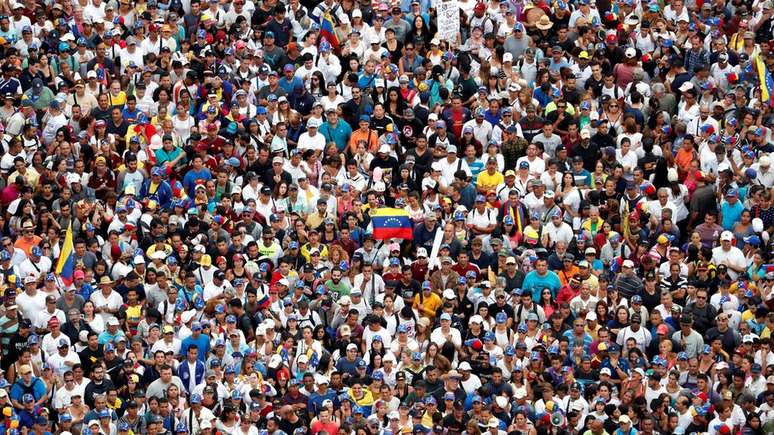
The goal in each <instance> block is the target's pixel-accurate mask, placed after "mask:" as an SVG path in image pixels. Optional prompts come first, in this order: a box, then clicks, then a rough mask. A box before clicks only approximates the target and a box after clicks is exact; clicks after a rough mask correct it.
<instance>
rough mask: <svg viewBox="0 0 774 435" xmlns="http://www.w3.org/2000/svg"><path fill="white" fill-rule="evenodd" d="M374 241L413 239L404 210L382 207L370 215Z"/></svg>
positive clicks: (409, 222)
mask: <svg viewBox="0 0 774 435" xmlns="http://www.w3.org/2000/svg"><path fill="white" fill-rule="evenodd" d="M371 224H372V225H373V228H374V239H377V240H385V239H391V238H396V239H413V238H414V229H413V226H412V224H411V218H410V217H409V214H408V212H407V211H406V210H403V209H399V208H389V207H384V208H380V209H377V210H376V211H375V212H374V213H373V214H372V215H371Z"/></svg>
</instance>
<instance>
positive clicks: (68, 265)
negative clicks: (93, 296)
mask: <svg viewBox="0 0 774 435" xmlns="http://www.w3.org/2000/svg"><path fill="white" fill-rule="evenodd" d="M74 257H75V249H74V248H73V224H72V222H71V223H70V226H69V227H68V228H67V234H65V239H64V244H62V250H61V251H60V252H59V260H58V261H57V263H56V274H57V275H59V278H60V279H61V280H62V282H63V283H64V284H65V285H71V284H72V283H73V271H74V269H75V264H74V263H75V258H74Z"/></svg>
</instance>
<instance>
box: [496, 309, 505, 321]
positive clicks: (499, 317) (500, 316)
mask: <svg viewBox="0 0 774 435" xmlns="http://www.w3.org/2000/svg"><path fill="white" fill-rule="evenodd" d="M495 321H496V322H497V323H505V322H507V321H508V315H507V314H505V312H504V311H500V312H499V313H497V315H496V316H495Z"/></svg>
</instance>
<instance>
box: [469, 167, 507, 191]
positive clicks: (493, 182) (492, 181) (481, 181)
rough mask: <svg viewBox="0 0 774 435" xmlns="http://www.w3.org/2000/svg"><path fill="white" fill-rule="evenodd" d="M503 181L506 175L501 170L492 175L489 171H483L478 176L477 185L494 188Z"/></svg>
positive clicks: (483, 187)
mask: <svg viewBox="0 0 774 435" xmlns="http://www.w3.org/2000/svg"><path fill="white" fill-rule="evenodd" d="M503 182H505V177H503V174H501V173H500V172H499V171H495V173H494V174H492V175H489V172H488V171H482V172H480V173H479V174H478V178H476V186H478V188H479V189H486V190H490V189H491V190H494V189H495V188H496V187H497V186H499V185H500V184H501V183H503Z"/></svg>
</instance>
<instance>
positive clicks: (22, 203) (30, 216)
mask: <svg viewBox="0 0 774 435" xmlns="http://www.w3.org/2000/svg"><path fill="white" fill-rule="evenodd" d="M36 220H37V219H35V204H34V203H33V202H32V201H29V200H26V199H20V200H19V204H18V207H17V208H16V213H14V214H13V216H11V219H10V220H9V221H8V224H9V225H10V226H11V230H12V231H13V232H14V233H15V234H21V233H22V225H24V223H25V222H31V223H32V225H33V226H36V225H37V222H36ZM35 234H43V233H41V232H39V231H35Z"/></svg>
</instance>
